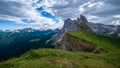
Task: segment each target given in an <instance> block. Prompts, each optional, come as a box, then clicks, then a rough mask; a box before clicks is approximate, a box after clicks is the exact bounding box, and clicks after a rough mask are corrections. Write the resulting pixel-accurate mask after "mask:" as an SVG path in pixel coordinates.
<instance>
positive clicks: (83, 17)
mask: <svg viewBox="0 0 120 68" xmlns="http://www.w3.org/2000/svg"><path fill="white" fill-rule="evenodd" d="M80 20H81V21H82V22H86V23H87V22H88V21H87V19H86V17H85V16H83V15H80Z"/></svg>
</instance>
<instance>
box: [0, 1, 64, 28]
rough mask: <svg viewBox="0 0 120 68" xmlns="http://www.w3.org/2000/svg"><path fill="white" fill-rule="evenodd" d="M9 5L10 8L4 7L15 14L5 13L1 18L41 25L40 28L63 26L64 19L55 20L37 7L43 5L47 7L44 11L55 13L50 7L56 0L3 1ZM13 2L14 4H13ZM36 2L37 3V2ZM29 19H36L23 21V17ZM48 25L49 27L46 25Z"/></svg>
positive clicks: (28, 24) (18, 22)
mask: <svg viewBox="0 0 120 68" xmlns="http://www.w3.org/2000/svg"><path fill="white" fill-rule="evenodd" d="M8 1H9V4H8V7H10V8H7V7H6V8H4V7H2V9H5V10H6V9H9V11H10V12H12V11H13V14H11V13H10V14H11V15H9V13H8V14H7V13H5V14H6V15H5V14H4V15H2V16H1V15H0V19H1V20H9V21H14V22H15V23H17V24H26V25H27V26H34V27H35V26H36V27H37V26H39V28H43V29H49V28H51V29H55V28H61V27H62V24H63V21H62V20H61V19H60V18H58V20H60V21H59V22H56V21H54V20H53V19H51V18H47V17H44V16H42V15H41V14H40V12H38V11H37V10H36V8H38V7H40V6H42V7H44V8H45V10H44V11H46V12H50V13H52V15H54V13H53V11H52V10H51V9H49V7H51V6H52V5H53V4H54V1H52V0H50V1H48V0H44V1H42V2H41V3H37V2H38V0H5V1H2V2H4V3H6V4H7V3H8ZM12 3H13V4H12ZM15 3H18V4H19V5H18V6H16V4H15ZM35 3H36V4H35ZM25 18H26V19H29V20H35V22H33V23H25V22H23V21H21V20H22V19H25ZM46 25H47V27H46Z"/></svg>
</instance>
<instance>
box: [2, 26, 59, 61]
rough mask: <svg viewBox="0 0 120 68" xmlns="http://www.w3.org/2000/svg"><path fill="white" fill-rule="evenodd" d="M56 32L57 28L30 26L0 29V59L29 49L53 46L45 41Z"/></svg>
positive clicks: (17, 54)
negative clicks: (44, 28)
mask: <svg viewBox="0 0 120 68" xmlns="http://www.w3.org/2000/svg"><path fill="white" fill-rule="evenodd" d="M58 32H59V29H56V30H51V29H49V30H36V29H32V28H25V29H18V30H14V31H8V30H7V31H0V59H8V58H10V57H15V56H19V55H21V54H23V53H25V52H26V51H28V50H30V49H36V48H49V47H50V48H53V46H51V45H50V43H49V44H46V42H47V40H49V39H51V37H52V36H53V35H55V34H56V33H58Z"/></svg>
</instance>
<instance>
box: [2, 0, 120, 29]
mask: <svg viewBox="0 0 120 68" xmlns="http://www.w3.org/2000/svg"><path fill="white" fill-rule="evenodd" d="M119 3H120V0H0V20H8V21H13V22H14V23H17V24H24V25H26V26H28V27H35V28H42V29H55V28H61V27H62V26H63V20H64V19H66V18H76V17H79V15H80V14H83V15H85V16H86V17H87V18H88V20H89V21H91V22H94V23H104V24H114V25H120V4H119Z"/></svg>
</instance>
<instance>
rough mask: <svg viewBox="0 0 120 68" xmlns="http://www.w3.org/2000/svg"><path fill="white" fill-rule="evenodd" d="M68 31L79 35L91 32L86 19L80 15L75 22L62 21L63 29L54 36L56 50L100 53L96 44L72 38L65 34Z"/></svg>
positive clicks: (69, 20)
mask: <svg viewBox="0 0 120 68" xmlns="http://www.w3.org/2000/svg"><path fill="white" fill-rule="evenodd" d="M68 31H76V32H79V33H82V32H83V31H85V32H92V30H91V28H90V27H89V23H88V21H87V19H86V18H85V17H84V16H83V15H81V16H80V18H77V20H71V19H70V18H68V19H67V20H65V21H64V26H63V28H62V29H61V31H60V32H59V33H58V35H57V36H56V40H57V41H56V42H55V44H54V45H55V48H56V49H60V50H67V51H85V52H93V53H100V52H101V51H100V49H99V48H98V47H97V45H96V44H94V43H91V42H87V41H85V40H83V39H77V38H75V37H72V36H71V35H69V34H68V33H67V32H68Z"/></svg>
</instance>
